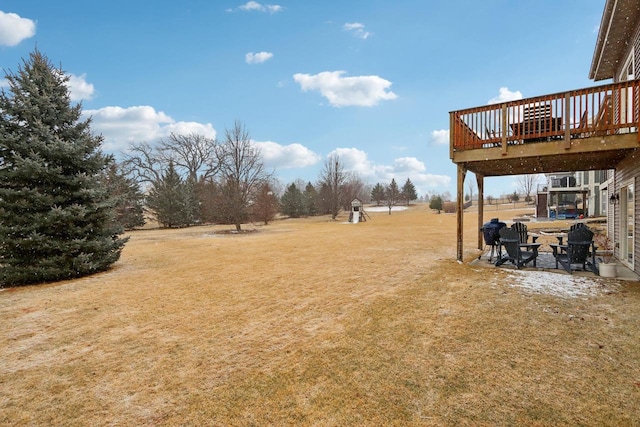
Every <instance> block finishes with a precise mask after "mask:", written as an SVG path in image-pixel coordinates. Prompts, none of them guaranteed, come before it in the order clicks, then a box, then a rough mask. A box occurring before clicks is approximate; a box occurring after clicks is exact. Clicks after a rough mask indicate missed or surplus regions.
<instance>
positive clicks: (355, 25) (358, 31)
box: [342, 22, 372, 40]
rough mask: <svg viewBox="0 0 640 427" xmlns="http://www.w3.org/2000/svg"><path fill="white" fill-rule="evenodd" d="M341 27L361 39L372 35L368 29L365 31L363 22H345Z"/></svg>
mask: <svg viewBox="0 0 640 427" xmlns="http://www.w3.org/2000/svg"><path fill="white" fill-rule="evenodd" d="M342 28H343V29H344V30H345V31H348V32H350V33H351V34H353V35H354V36H355V37H358V38H360V39H363V40H366V39H368V38H369V37H370V36H371V35H372V34H371V33H370V32H369V31H365V29H364V24H361V23H360V22H347V23H346V24H344V25H343V26H342Z"/></svg>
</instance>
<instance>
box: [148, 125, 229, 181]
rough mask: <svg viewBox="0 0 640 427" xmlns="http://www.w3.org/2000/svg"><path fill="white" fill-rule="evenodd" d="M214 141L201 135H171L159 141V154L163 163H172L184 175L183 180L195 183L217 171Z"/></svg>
mask: <svg viewBox="0 0 640 427" xmlns="http://www.w3.org/2000/svg"><path fill="white" fill-rule="evenodd" d="M215 145H216V141H215V140H214V139H212V138H207V137H205V136H203V135H198V134H196V133H190V134H188V135H182V134H177V133H173V132H172V133H171V134H170V135H169V137H168V138H165V139H162V140H161V141H160V146H159V152H160V155H161V157H162V159H164V160H165V161H168V160H170V161H172V162H173V164H174V166H175V167H176V169H178V170H181V171H182V172H184V173H185V176H184V178H185V179H191V180H192V181H194V182H196V181H197V180H198V178H204V179H207V178H210V177H212V176H213V175H214V174H215V172H216V169H217V164H216V156H215Z"/></svg>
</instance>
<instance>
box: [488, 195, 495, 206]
mask: <svg viewBox="0 0 640 427" xmlns="http://www.w3.org/2000/svg"><path fill="white" fill-rule="evenodd" d="M493 202H495V198H494V197H493V196H491V195H489V196H487V203H488V204H490V205H492V204H493Z"/></svg>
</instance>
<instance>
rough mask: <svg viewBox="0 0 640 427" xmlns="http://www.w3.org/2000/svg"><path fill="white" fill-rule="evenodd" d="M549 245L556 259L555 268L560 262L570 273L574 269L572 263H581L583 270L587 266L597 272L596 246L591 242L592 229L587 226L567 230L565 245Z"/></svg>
mask: <svg viewBox="0 0 640 427" xmlns="http://www.w3.org/2000/svg"><path fill="white" fill-rule="evenodd" d="M549 246H551V249H552V250H553V256H554V258H555V259H556V268H559V266H558V264H561V265H562V267H563V268H564V269H565V270H566V271H567V273H569V274H572V273H573V272H574V271H575V270H576V269H574V268H573V266H574V265H582V270H583V271H586V270H587V268H588V269H589V270H591V271H592V272H594V273H596V274H598V267H597V265H596V249H597V248H596V245H595V243H594V242H593V231H591V230H589V228H588V227H586V226H584V227H576V228H575V229H574V230H572V231H569V234H568V235H567V244H566V245H560V244H551V245H549ZM589 258H591V260H589Z"/></svg>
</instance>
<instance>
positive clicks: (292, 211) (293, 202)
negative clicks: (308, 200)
mask: <svg viewBox="0 0 640 427" xmlns="http://www.w3.org/2000/svg"><path fill="white" fill-rule="evenodd" d="M280 204H281V206H282V213H283V214H284V215H287V216H289V217H291V218H299V217H300V216H301V215H302V214H303V213H304V199H303V197H302V192H301V191H300V190H299V189H298V187H296V185H295V184H291V185H289V186H288V187H287V189H286V191H285V192H284V194H283V195H282V197H281V198H280Z"/></svg>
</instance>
